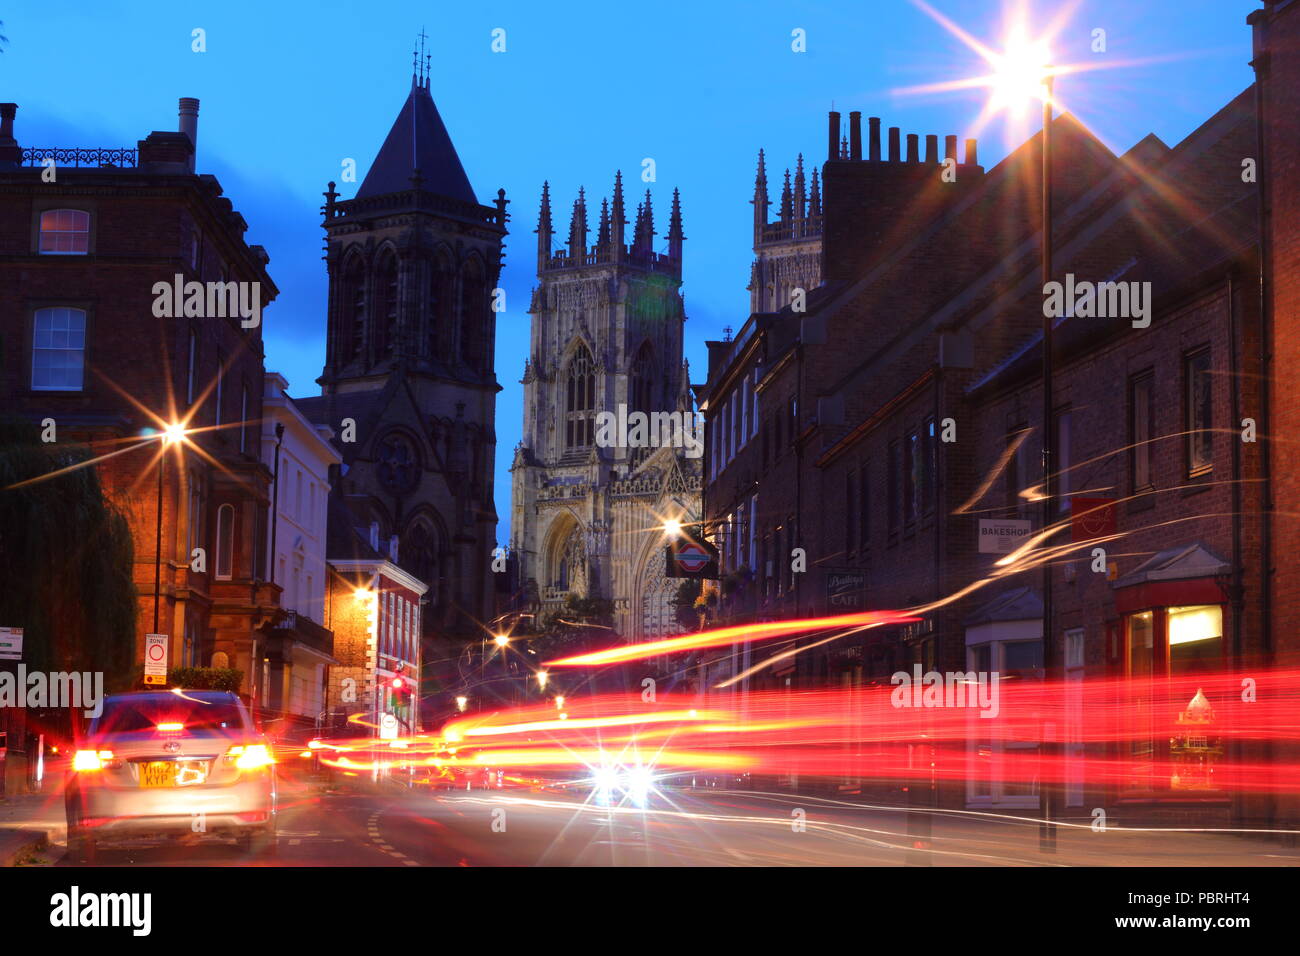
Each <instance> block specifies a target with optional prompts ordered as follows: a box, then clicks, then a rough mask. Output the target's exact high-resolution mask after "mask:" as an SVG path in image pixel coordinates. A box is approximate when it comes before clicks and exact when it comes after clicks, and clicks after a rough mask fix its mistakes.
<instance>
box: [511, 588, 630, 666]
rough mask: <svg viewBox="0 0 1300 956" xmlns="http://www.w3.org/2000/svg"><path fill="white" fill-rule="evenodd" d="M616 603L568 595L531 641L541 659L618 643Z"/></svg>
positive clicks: (542, 623) (541, 624)
mask: <svg viewBox="0 0 1300 956" xmlns="http://www.w3.org/2000/svg"><path fill="white" fill-rule="evenodd" d="M613 624H614V602H613V601H610V600H608V599H607V598H580V597H578V596H577V595H576V594H569V595H568V596H567V597H566V598H565V599H564V607H563V608H561V609H560V610H558V611H554V612H552V613H551V614H549V615H547V616H546V617H544V618H543V619H542V620H541V621H540V622H539V624H538V628H537V634H536V635H535V636H534V637H532V638H530V639H529V644H530V646H531V647H532V649H533V650H535V651H536V652H537V656H538V659H539V660H548V659H554V658H557V657H563V656H566V655H568V654H577V653H581V652H582V651H584V650H587V649H588V648H595V647H605V646H608V645H610V644H615V643H617V642H618V635H616V634H615V633H614V628H613Z"/></svg>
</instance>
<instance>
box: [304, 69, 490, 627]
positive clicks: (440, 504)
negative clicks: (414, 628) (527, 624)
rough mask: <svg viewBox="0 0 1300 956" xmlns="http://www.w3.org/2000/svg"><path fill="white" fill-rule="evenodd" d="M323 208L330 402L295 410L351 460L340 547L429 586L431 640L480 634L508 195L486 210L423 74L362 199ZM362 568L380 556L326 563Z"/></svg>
mask: <svg viewBox="0 0 1300 956" xmlns="http://www.w3.org/2000/svg"><path fill="white" fill-rule="evenodd" d="M325 199H326V202H325V206H324V207H323V212H324V216H325V221H324V228H325V232H326V253H325V263H326V268H327V270H328V273H329V306H328V309H329V311H328V339H327V345H326V359H325V368H324V371H323V372H322V373H321V376H320V378H319V379H318V380H317V381H318V382H319V383H320V386H321V393H322V394H321V396H320V397H319V398H313V399H306V400H301V401H299V402H298V405H299V407H301V408H302V409H303V411H304V413H305V414H307V415H308V417H310V418H311V419H312V420H313V421H318V422H323V423H326V424H328V425H329V426H330V427H332V428H333V429H334V430H335V433H336V435H337V436H338V438H337V439H336V440H338V442H339V447H340V449H341V450H342V452H343V458H344V466H343V468H342V474H341V477H340V478H339V480H337V481H336V482H335V491H334V496H335V500H334V501H333V502H332V508H331V528H330V538H331V548H332V549H333V550H334V551H337V550H339V549H340V548H343V549H347V548H353V547H355V548H356V549H358V550H361V551H365V550H366V549H367V548H368V549H369V550H370V551H372V552H375V551H377V552H378V553H379V554H381V555H383V556H384V557H387V558H389V559H390V560H394V561H395V563H397V564H399V565H400V566H401V567H402V568H403V569H404V570H406V571H408V572H410V573H411V574H413V575H415V576H416V577H417V578H419V579H420V580H421V581H423V582H425V583H426V584H428V585H429V591H428V594H427V599H428V604H427V605H426V607H425V608H424V613H423V615H422V628H421V630H422V631H423V633H424V634H425V635H426V636H428V635H430V634H434V633H437V634H440V635H456V634H460V635H464V636H478V635H481V633H482V631H481V628H480V626H479V622H486V621H488V620H490V618H491V617H492V613H493V598H494V589H493V586H492V574H491V561H492V549H493V548H494V547H495V543H496V542H495V539H496V521H497V516H496V510H495V507H494V505H493V489H492V475H493V461H494V456H495V448H496V433H495V413H496V395H497V392H498V391H500V386H499V385H498V384H497V379H496V373H495V370H494V360H493V348H494V344H495V341H494V340H495V313H494V312H493V310H492V302H493V292H494V289H495V288H496V287H497V279H498V276H499V274H500V271H501V265H502V241H503V239H504V237H505V235H506V220H507V216H506V199H505V192H504V190H502V191H499V192H498V193H497V199H496V201H495V203H494V205H492V206H484V205H482V204H480V203H479V201H478V199H477V198H476V196H475V194H474V191H473V189H472V188H471V187H470V183H469V179H468V177H467V176H466V175H465V170H464V168H463V167H462V166H461V162H460V158H459V157H458V156H457V154H456V149H455V147H454V146H453V145H452V142H451V138H450V136H448V134H447V129H446V127H445V126H444V125H443V122H442V118H441V117H440V116H439V115H438V109H437V107H436V106H435V105H434V102H433V98H432V96H431V95H430V93H429V82H428V77H427V76H422V75H418V74H417V76H416V77H415V78H414V79H413V80H412V84H411V90H410V93H409V95H408V96H407V98H406V103H405V104H404V105H403V106H402V109H401V112H400V113H398V115H397V119H396V121H395V122H394V123H393V126H392V129H391V130H390V131H389V133H388V137H387V139H385V140H384V143H383V145H382V146H381V147H380V149H379V153H378V155H377V156H376V157H375V161H374V163H373V164H372V165H371V167H370V170H369V172H368V173H367V175H366V177H365V179H364V180H363V181H362V183H361V186H360V188H359V189H358V190H357V193H356V196H355V197H354V198H352V199H339V198H338V194H337V193H336V192H335V191H334V184H333V183H330V184H329V192H327V193H326V194H325ZM349 422H350V423H352V426H353V430H352V432H351V438H352V440H351V441H349V440H348V439H349V437H350V436H349V432H348V430H347V424H348V423H349ZM338 505H342V506H343V507H341V508H340V507H337V506H338ZM338 525H349V527H338ZM358 542H360V543H358ZM354 556H365V557H370V556H372V555H370V554H366V555H351V554H335V553H333V551H332V552H331V553H330V554H329V558H331V559H338V558H348V557H354Z"/></svg>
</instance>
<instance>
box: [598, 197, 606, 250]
mask: <svg viewBox="0 0 1300 956" xmlns="http://www.w3.org/2000/svg"><path fill="white" fill-rule="evenodd" d="M608 245H609V200H608V199H602V200H601V201H600V231H599V232H597V233H596V247H597V248H598V249H601V250H604V248H605V247H606V246H608Z"/></svg>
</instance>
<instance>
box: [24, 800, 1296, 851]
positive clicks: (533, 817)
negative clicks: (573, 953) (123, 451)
mask: <svg viewBox="0 0 1300 956" xmlns="http://www.w3.org/2000/svg"><path fill="white" fill-rule="evenodd" d="M587 796H588V795H586V794H585V793H584V792H582V791H578V790H540V789H539V790H524V789H504V790H474V791H469V792H466V791H460V790H457V791H433V792H431V791H428V790H414V791H407V790H400V789H396V788H392V789H388V790H380V791H370V792H365V791H362V790H359V789H358V790H352V791H348V790H341V791H334V792H322V790H321V788H320V787H318V786H315V785H312V784H310V783H300V784H297V785H287V786H282V788H281V801H280V814H279V826H278V846H277V850H276V853H275V854H274V855H273V856H270V857H266V858H250V857H249V856H247V855H246V854H245V853H244V852H242V851H241V850H240V849H239V848H238V847H236V846H235V845H234V844H233V843H224V842H221V841H219V840H217V841H214V840H211V839H208V840H202V841H195V842H162V841H157V840H136V841H132V842H123V843H119V844H110V845H106V846H103V847H102V848H101V850H100V855H99V859H98V861H97V863H96V865H99V866H249V865H253V866H268V865H269V866H395V867H415V866H466V867H482V866H807V865H823V866H864V865H865V866H902V865H934V866H972V865H974V866H1043V865H1047V866H1062V865H1092V866H1115V865H1128V866H1135V865H1146V866H1171V865H1172V866H1180V865H1183V866H1214V865H1218V866H1225V865H1254V866H1259V865H1280V866H1288V865H1289V866H1295V865H1300V850H1296V849H1294V848H1290V849H1288V848H1285V847H1284V846H1283V845H1282V844H1281V842H1280V841H1278V840H1277V839H1275V838H1268V837H1258V836H1257V837H1251V838H1245V837H1242V836H1237V835H1232V834H1220V833H1180V832H1154V831H1141V830H1136V831H1128V830H1124V829H1123V828H1122V827H1117V826H1111V827H1109V828H1108V829H1107V830H1106V831H1105V832H1101V833H1099V832H1096V831H1094V830H1092V829H1091V828H1090V827H1088V826H1086V825H1080V826H1077V827H1067V828H1063V829H1062V830H1061V833H1060V838H1059V846H1058V852H1057V853H1055V854H1043V853H1040V852H1039V850H1038V830H1037V826H1036V824H1035V823H1034V822H1033V821H1031V820H1026V819H1023V818H1020V817H1014V816H1006V815H992V814H969V813H938V814H934V815H933V816H932V818H931V830H930V832H929V834H928V835H927V834H926V833H925V832H924V830H923V826H924V823H925V817H924V816H922V815H918V814H915V813H909V812H907V811H904V810H901V809H891V808H883V807H871V806H865V805H863V804H861V803H854V802H852V801H850V800H839V799H834V798H829V797H814V796H808V795H792V794H766V793H755V792H747V791H735V790H729V791H725V790H667V791H664V792H659V793H655V794H653V795H652V796H651V798H650V801H649V804H648V805H647V806H646V807H645V808H639V807H635V806H632V805H623V806H600V805H597V804H595V803H594V802H592V801H591V800H590V799H589V798H587ZM61 811H62V805H61V801H59V800H55V799H53V795H49V796H47V797H46V798H43V800H42V801H41V803H40V805H39V807H37V808H36V809H35V810H33V811H32V812H31V813H29V814H28V815H29V816H37V817H40V819H31V820H28V821H26V825H37V826H45V827H46V828H47V829H48V831H49V833H50V841H51V843H50V848H49V849H48V850H47V851H46V852H45V853H44V854H42V855H41V857H40V858H39V860H38V861H35V862H37V864H38V865H49V866H60V867H63V866H67V867H71V866H75V865H77V864H75V863H74V861H72V860H71V859H70V858H69V857H67V855H66V853H65V850H66V847H65V844H64V842H63V841H64V833H63V831H62V827H61Z"/></svg>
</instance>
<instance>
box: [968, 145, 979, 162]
mask: <svg viewBox="0 0 1300 956" xmlns="http://www.w3.org/2000/svg"><path fill="white" fill-rule="evenodd" d="M966 165H967V166H978V165H979V160H978V159H977V158H976V152H975V140H973V139H968V140H966Z"/></svg>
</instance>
